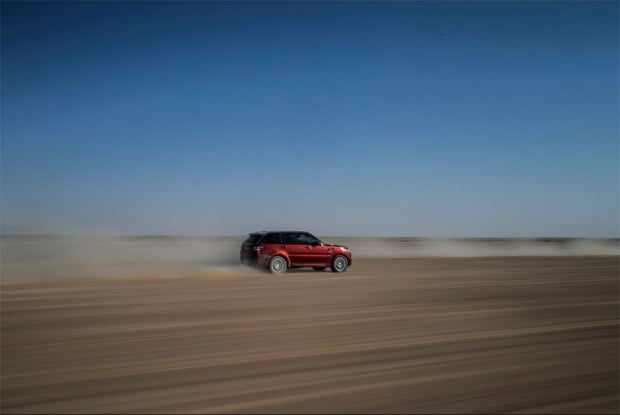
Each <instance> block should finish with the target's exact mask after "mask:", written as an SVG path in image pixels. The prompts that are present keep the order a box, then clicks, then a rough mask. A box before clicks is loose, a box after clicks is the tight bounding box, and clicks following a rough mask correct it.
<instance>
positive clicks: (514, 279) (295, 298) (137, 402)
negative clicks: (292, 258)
mask: <svg viewBox="0 0 620 415" xmlns="http://www.w3.org/2000/svg"><path fill="white" fill-rule="evenodd" d="M618 276H619V258H618V257H617V256H551V257H529V256H520V257H486V258H395V259H389V258H381V259H370V258H364V259H358V260H356V261H355V262H354V264H353V266H352V267H351V268H350V269H349V271H347V272H346V273H344V274H334V273H332V272H328V271H325V272H314V271H311V270H310V271H308V270H294V271H291V272H288V273H286V274H284V275H277V276H274V275H270V274H267V273H262V272H256V271H252V270H248V269H246V268H242V267H221V269H218V268H209V269H208V270H205V271H204V272H197V273H193V274H191V275H174V274H173V273H171V274H169V275H167V276H166V275H158V276H156V277H153V278H149V277H148V276H146V277H143V278H124V277H122V276H116V277H115V276H114V275H110V276H108V277H107V278H83V279H79V278H73V279H62V278H53V279H49V278H48V279H41V280H38V281H37V280H36V279H29V280H24V281H19V280H11V281H10V282H8V283H7V282H3V285H2V290H1V301H2V302H1V311H2V314H1V318H2V320H1V323H2V327H1V335H2V337H1V346H2V349H1V364H2V366H1V385H0V391H1V409H2V413H4V414H8V413H37V412H45V413H130V412H139V413H209V412H213V413H225V412H237V413H278V412H279V413H296V412H299V413H324V412H329V413H455V412H456V413H498V412H518V413H565V412H570V413H618V412H619V410H620V408H619V404H620V403H619V397H618V391H619V380H618V379H619V326H618V322H619V319H618V316H619V315H618V313H619V308H618V307H619V301H618V296H619V279H618Z"/></svg>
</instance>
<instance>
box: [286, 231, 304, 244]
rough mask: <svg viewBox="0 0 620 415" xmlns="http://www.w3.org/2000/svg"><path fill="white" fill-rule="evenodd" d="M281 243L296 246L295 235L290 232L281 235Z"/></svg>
mask: <svg viewBox="0 0 620 415" xmlns="http://www.w3.org/2000/svg"><path fill="white" fill-rule="evenodd" d="M282 243H285V244H298V243H300V242H298V241H297V237H296V234H294V233H292V232H286V233H283V234H282Z"/></svg>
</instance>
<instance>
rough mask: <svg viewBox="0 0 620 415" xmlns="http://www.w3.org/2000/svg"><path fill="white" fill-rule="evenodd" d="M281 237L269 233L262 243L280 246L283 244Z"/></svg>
mask: <svg viewBox="0 0 620 415" xmlns="http://www.w3.org/2000/svg"><path fill="white" fill-rule="evenodd" d="M280 241H281V237H280V234H279V233H268V234H267V235H265V237H264V238H263V240H262V241H261V243H264V244H279V243H281V242H280Z"/></svg>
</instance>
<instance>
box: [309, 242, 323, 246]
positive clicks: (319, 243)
mask: <svg viewBox="0 0 620 415" xmlns="http://www.w3.org/2000/svg"><path fill="white" fill-rule="evenodd" d="M312 246H323V242H321V241H315V242H314V243H312Z"/></svg>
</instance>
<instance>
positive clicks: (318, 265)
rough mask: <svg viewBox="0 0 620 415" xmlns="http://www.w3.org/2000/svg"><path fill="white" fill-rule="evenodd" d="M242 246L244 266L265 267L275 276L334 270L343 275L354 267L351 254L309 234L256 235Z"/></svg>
mask: <svg viewBox="0 0 620 415" xmlns="http://www.w3.org/2000/svg"><path fill="white" fill-rule="evenodd" d="M249 235H250V236H249V237H248V238H247V239H246V240H245V241H244V242H243V244H242V245H241V263H242V264H247V265H264V266H267V268H269V271H271V272H272V273H274V274H279V273H281V272H284V271H286V269H287V268H300V267H312V268H314V269H315V270H316V271H322V270H324V269H325V268H327V267H331V269H332V271H334V272H344V271H346V269H347V268H348V266H349V265H351V251H350V250H349V248H347V247H346V246H341V245H332V244H326V243H323V242H321V240H320V239H319V238H317V237H315V236H314V235H312V234H310V233H308V232H295V231H282V232H264V231H263V232H254V233H250V234H249Z"/></svg>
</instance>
